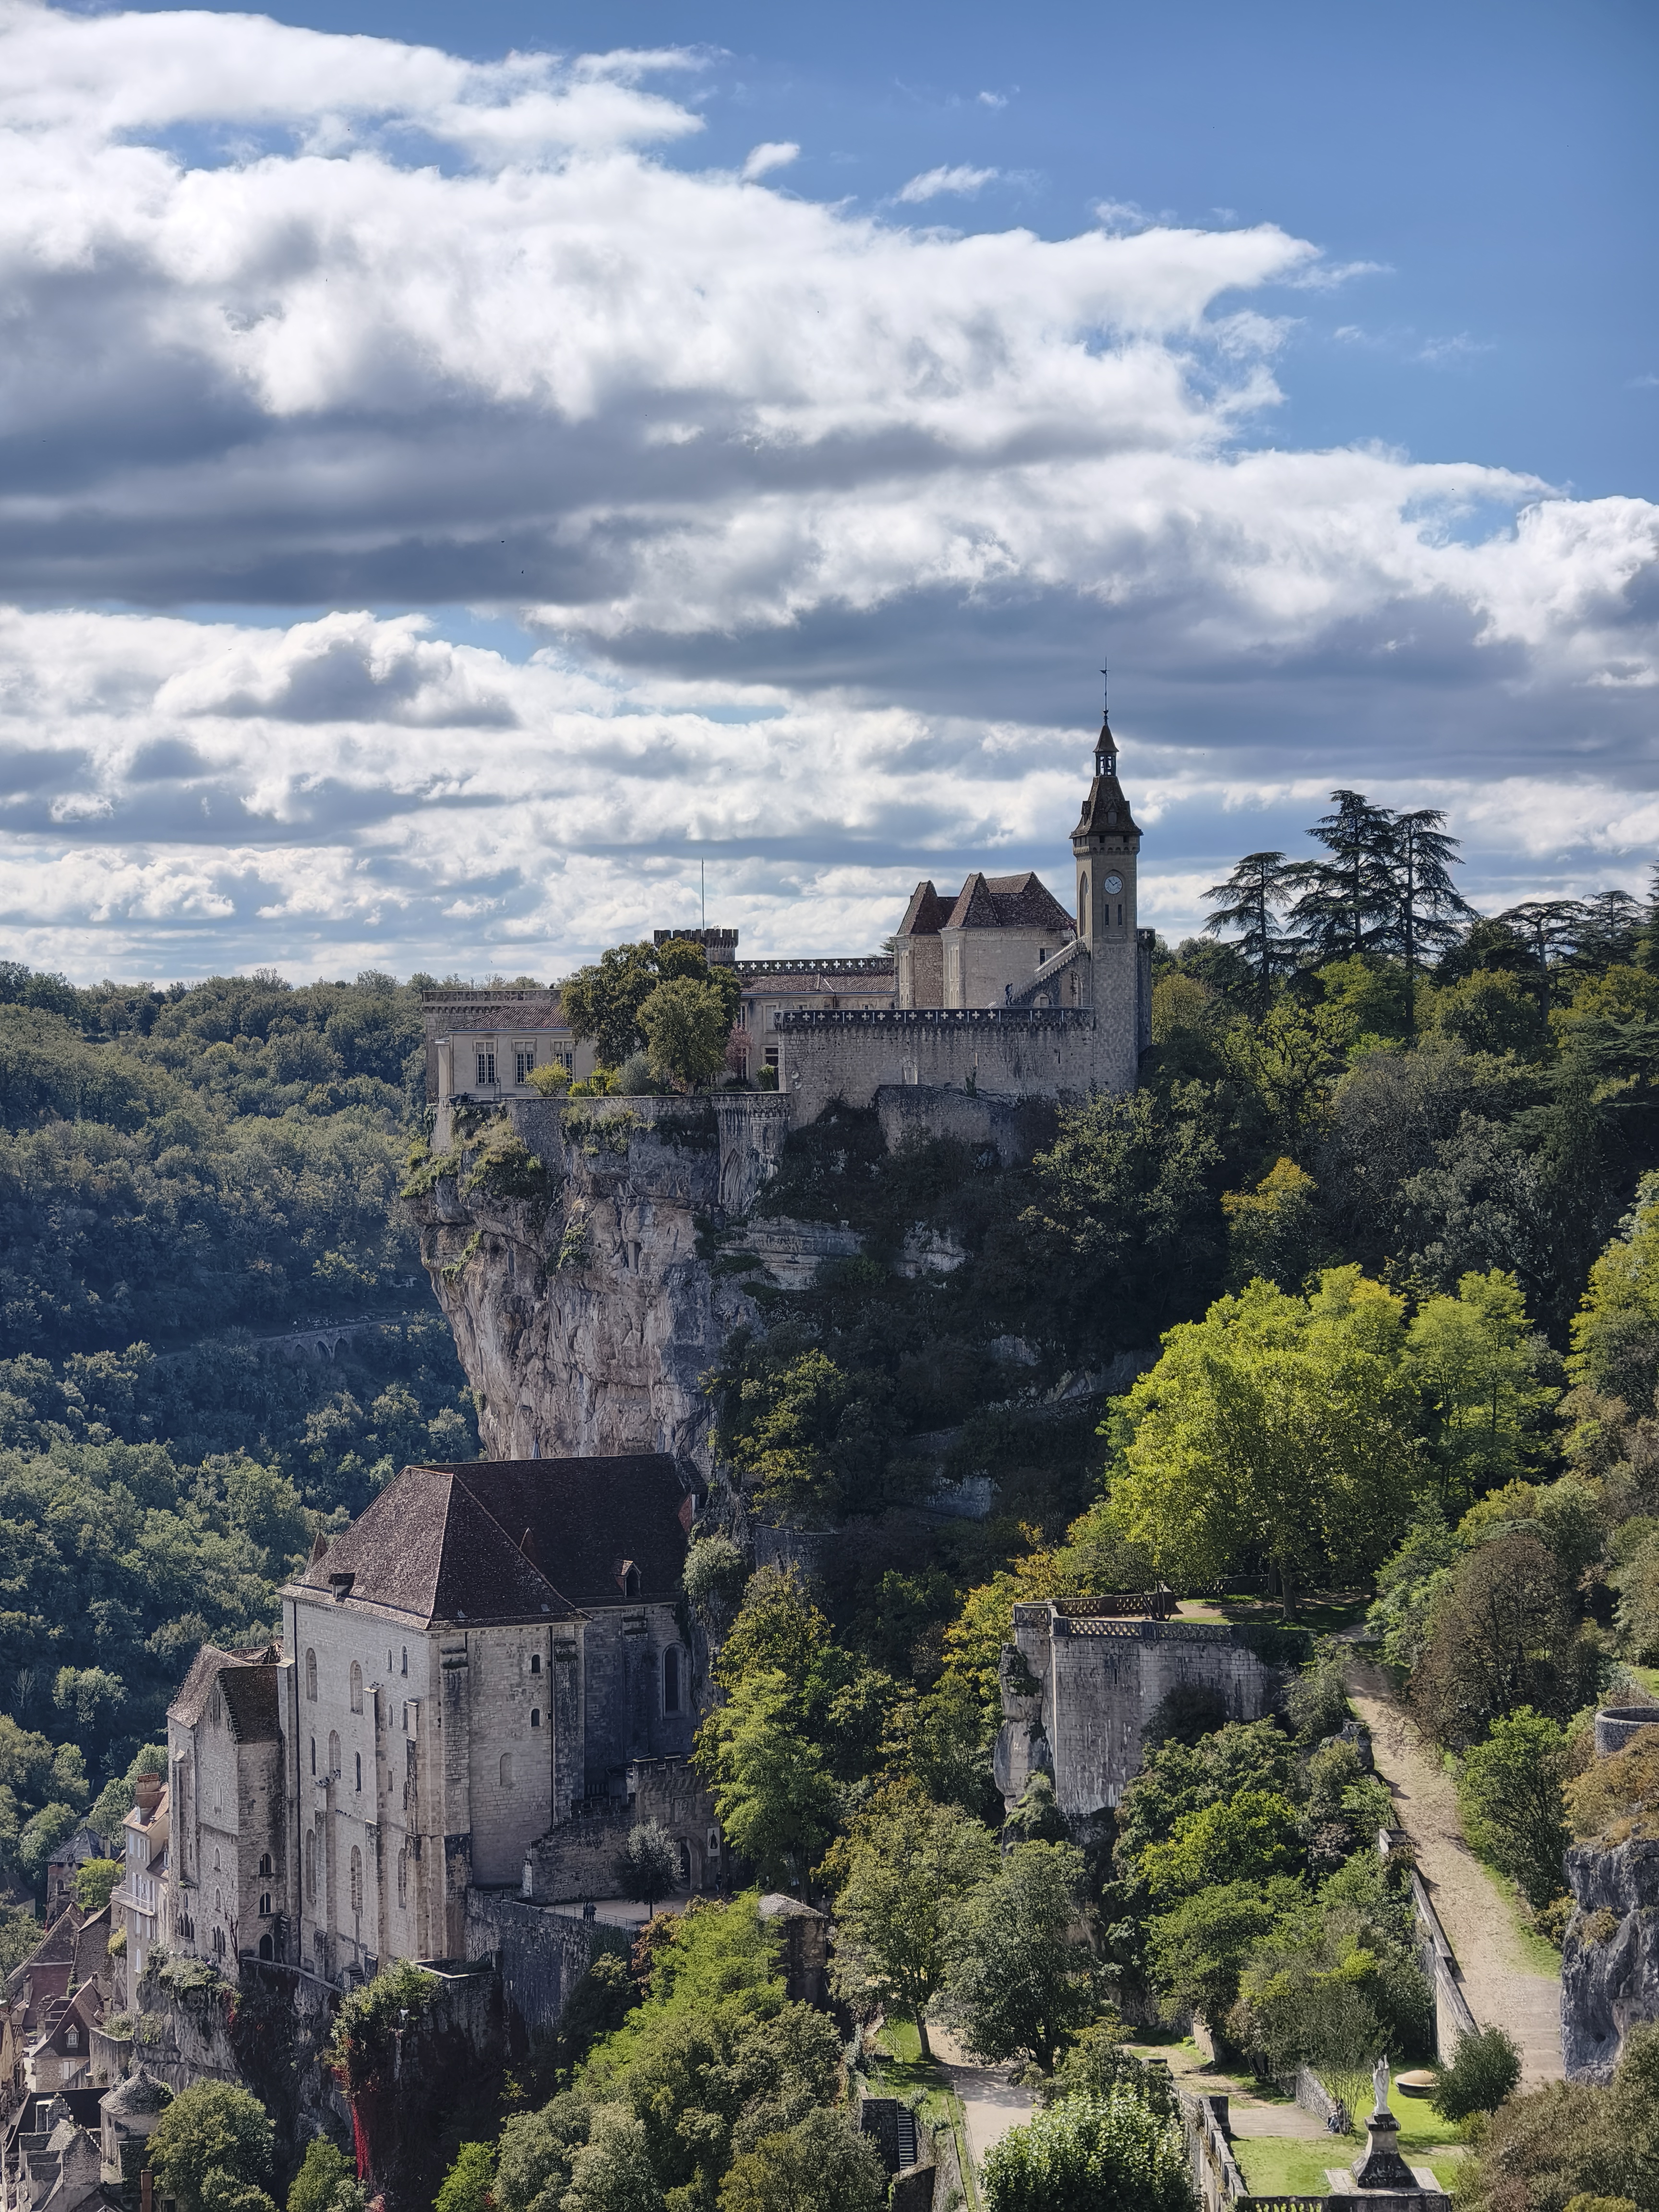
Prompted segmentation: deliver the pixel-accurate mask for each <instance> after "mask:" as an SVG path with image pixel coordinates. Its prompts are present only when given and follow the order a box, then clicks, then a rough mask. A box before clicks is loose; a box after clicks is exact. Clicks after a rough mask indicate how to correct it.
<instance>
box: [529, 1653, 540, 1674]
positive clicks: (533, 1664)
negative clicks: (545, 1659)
mask: <svg viewBox="0 0 1659 2212" xmlns="http://www.w3.org/2000/svg"><path fill="white" fill-rule="evenodd" d="M530 1671H531V1673H532V1674H540V1673H541V1671H542V1655H541V1653H540V1652H539V1651H532V1653H531V1655H530Z"/></svg>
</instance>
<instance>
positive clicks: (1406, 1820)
mask: <svg viewBox="0 0 1659 2212" xmlns="http://www.w3.org/2000/svg"><path fill="white" fill-rule="evenodd" d="M1348 1697H1349V1701H1350V1703H1351V1704H1352V1706H1353V1709H1354V1711H1356V1712H1357V1713H1358V1716H1359V1717H1360V1719H1361V1720H1362V1721H1364V1723H1365V1725H1366V1727H1367V1728H1368V1729H1370V1732H1371V1749H1372V1753H1373V1754H1374V1756H1375V1758H1376V1768H1377V1771H1378V1773H1379V1774H1380V1775H1381V1776H1382V1777H1383V1780H1384V1781H1385V1782H1386V1783H1387V1784H1388V1785H1389V1789H1390V1790H1392V1791H1393V1793H1394V1799H1395V1817H1396V1819H1397V1820H1398V1821H1399V1825H1400V1826H1401V1827H1402V1828H1404V1829H1406V1830H1407V1832H1409V1834H1410V1836H1411V1838H1412V1841H1413V1844H1415V1845H1416V1846H1417V1870H1418V1872H1419V1874H1420V1875H1422V1877H1423V1882H1424V1887H1425V1888H1426V1889H1427V1891H1428V1893H1429V1895H1430V1897H1431V1899H1433V1901H1434V1909H1435V1911H1437V1913H1438V1914H1439V1915H1440V1922H1441V1925H1442V1926H1443V1928H1444V1929H1445V1931H1446V1935H1447V1938H1448V1940H1449V1942H1450V1944H1451V1947H1452V1949H1453V1950H1454V1951H1455V1953H1456V1954H1457V1964H1458V1968H1459V1972H1460V1973H1461V1975H1462V1983H1463V1995H1464V1996H1465V1998H1466V1999H1467V2000H1468V2008H1469V2010H1470V2011H1471V2012H1472V2013H1473V2014H1474V2017H1475V2019H1476V2020H1477V2021H1478V2022H1479V2023H1480V2026H1481V2027H1506V2028H1507V2029H1508V2030H1509V2032H1510V2034H1511V2035H1512V2036H1513V2037H1514V2038H1515V2039H1516V2042H1517V2043H1518V2044H1519V2045H1520V2046H1521V2063H1522V2081H1523V2083H1524V2084H1525V2085H1526V2086H1527V2087H1528V2088H1531V2087H1536V2086H1537V2084H1538V2083H1540V2082H1541V2081H1559V2080H1560V2078H1561V1978H1560V1976H1559V1973H1557V1974H1541V1973H1540V1972H1538V1970H1537V1968H1536V1967H1535V1966H1534V1965H1533V1964H1532V1963H1531V1961H1530V1960H1528V1958H1527V1956H1526V1954H1524V1952H1523V1951H1522V1948H1521V1943H1520V1941H1519V1938H1518V1937H1517V1935H1516V1928H1515V1923H1514V1921H1513V1919H1512V1918H1511V1917H1510V1908H1509V1905H1508V1902H1507V1900H1506V1899H1505V1898H1504V1893H1503V1892H1502V1891H1501V1890H1500V1888H1499V1887H1498V1882H1497V1880H1496V1879H1495V1877H1494V1876H1493V1875H1491V1874H1489V1873H1488V1872H1487V1870H1486V1868H1485V1867H1483V1866H1482V1865H1481V1863H1480V1860H1479V1859H1477V1858H1476V1857H1475V1856H1474V1852H1473V1851H1472V1850H1470V1849H1469V1847H1468V1844H1466V1843H1465V1842H1464V1840H1463V1831H1462V1824H1461V1823H1460V1821H1459V1820H1458V1817H1457V1793H1456V1791H1455V1790H1454V1788H1453V1787H1452V1780H1451V1777H1450V1776H1449V1774H1448V1773H1447V1772H1446V1771H1445V1770H1444V1768H1443V1766H1442V1765H1440V1762H1439V1759H1438V1758H1437V1755H1436V1753H1435V1752H1434V1750H1433V1748H1432V1747H1431V1746H1430V1745H1427V1744H1425V1742H1424V1741H1423V1739H1422V1738H1421V1737H1420V1736H1419V1735H1418V1733H1417V1730H1416V1729H1414V1728H1413V1726H1412V1724H1411V1723H1410V1722H1409V1721H1408V1720H1407V1718H1406V1717H1405V1715H1404V1714H1403V1713H1402V1712H1401V1710H1400V1707H1399V1705H1397V1703H1396V1702H1395V1696H1394V1692H1393V1688H1392V1686H1391V1685H1390V1684H1389V1680H1388V1677H1387V1676H1386V1675H1385V1674H1383V1672H1382V1671H1381V1669H1380V1668H1376V1667H1375V1666H1373V1665H1372V1664H1371V1662H1370V1661H1369V1660H1367V1659H1364V1658H1362V1657H1360V1656H1359V1655H1358V1653H1356V1654H1355V1656H1354V1658H1353V1660H1352V1663H1351V1665H1350V1668H1349V1673H1348Z"/></svg>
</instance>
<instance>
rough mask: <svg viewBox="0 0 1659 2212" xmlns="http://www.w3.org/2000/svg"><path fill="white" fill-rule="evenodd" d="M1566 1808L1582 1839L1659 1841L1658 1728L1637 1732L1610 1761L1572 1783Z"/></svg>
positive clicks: (1568, 1788) (1597, 1764) (1618, 1842)
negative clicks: (1648, 1838)
mask: <svg viewBox="0 0 1659 2212" xmlns="http://www.w3.org/2000/svg"><path fill="white" fill-rule="evenodd" d="M1567 1808H1568V1810H1569V1811H1570V1813H1571V1815H1572V1825H1573V1827H1574V1830H1575V1831H1576V1832H1577V1834H1579V1835H1581V1836H1594V1837H1596V1838H1600V1840H1601V1841H1602V1842H1603V1843H1608V1844H1622V1843H1626V1842H1628V1841H1629V1840H1630V1838H1632V1837H1633V1836H1659V1726H1655V1727H1653V1728H1644V1729H1638V1730H1637V1732H1636V1734H1635V1735H1633V1736H1632V1738H1631V1740H1630V1741H1629V1742H1628V1743H1627V1744H1626V1745H1625V1746H1624V1747H1623V1748H1622V1749H1621V1750H1619V1751H1615V1752H1614V1753H1613V1756H1612V1758H1611V1759H1597V1760H1596V1762H1595V1765H1593V1766H1592V1767H1591V1768H1590V1769H1589V1772H1588V1773H1586V1774H1581V1775H1580V1776H1579V1778H1578V1779H1577V1781H1576V1782H1570V1783H1569V1784H1567Z"/></svg>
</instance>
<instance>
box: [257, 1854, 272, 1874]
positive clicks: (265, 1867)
mask: <svg viewBox="0 0 1659 2212" xmlns="http://www.w3.org/2000/svg"><path fill="white" fill-rule="evenodd" d="M259 1871H260V1873H261V1874H269V1873H270V1852H269V1851H261V1852H260V1854H259Z"/></svg>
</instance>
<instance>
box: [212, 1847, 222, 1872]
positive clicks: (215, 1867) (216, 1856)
mask: <svg viewBox="0 0 1659 2212" xmlns="http://www.w3.org/2000/svg"><path fill="white" fill-rule="evenodd" d="M220 1870H221V1869H220V1866H219V1846H218V1844H215V1845H214V1846H213V1871H214V1872H215V1874H217V1873H219V1872H220Z"/></svg>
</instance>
